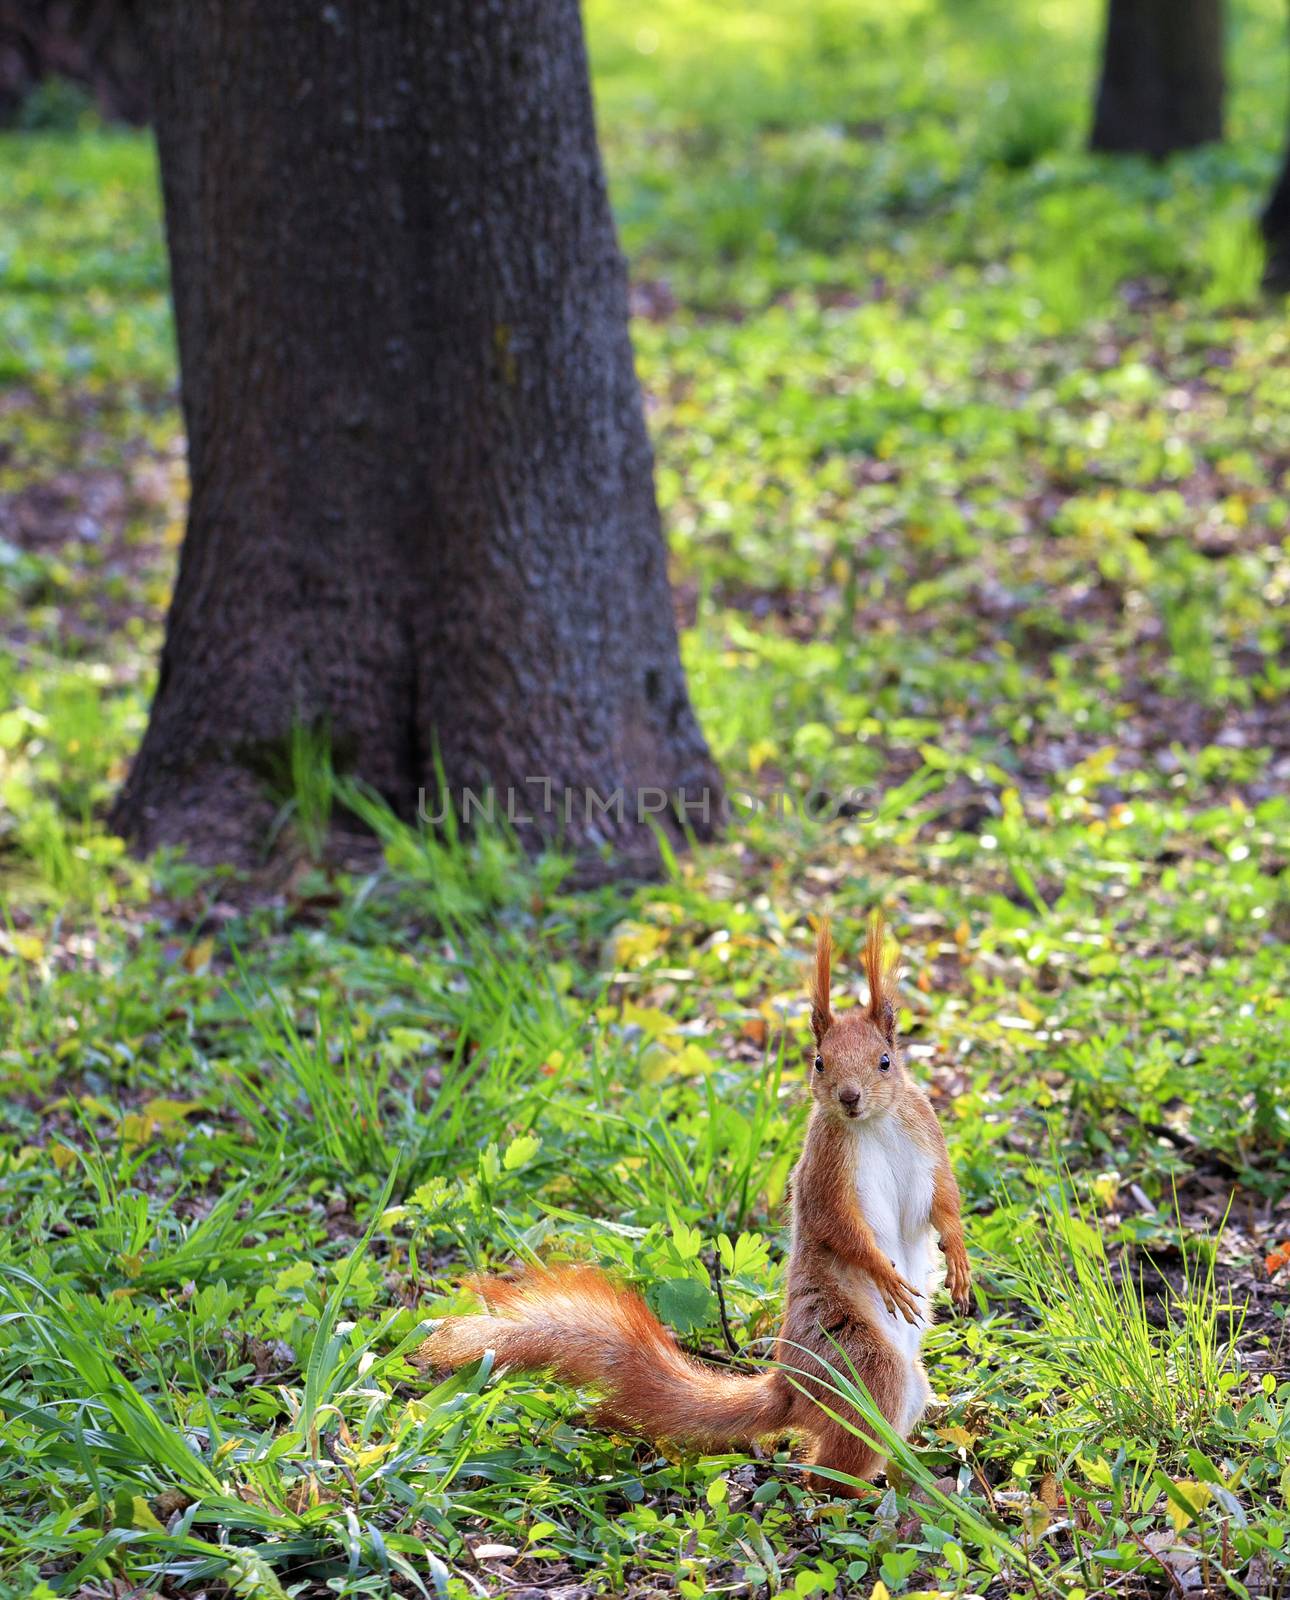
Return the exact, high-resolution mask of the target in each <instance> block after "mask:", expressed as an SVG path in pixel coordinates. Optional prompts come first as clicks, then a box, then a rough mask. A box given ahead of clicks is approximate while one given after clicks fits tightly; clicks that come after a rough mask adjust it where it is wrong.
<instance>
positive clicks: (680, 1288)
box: [650, 1278, 716, 1333]
mask: <svg viewBox="0 0 1290 1600" xmlns="http://www.w3.org/2000/svg"><path fill="white" fill-rule="evenodd" d="M650 1299H651V1300H652V1301H653V1304H654V1309H655V1310H656V1311H657V1312H658V1314H659V1316H660V1317H661V1318H662V1319H663V1321H664V1322H666V1323H667V1324H668V1325H669V1327H672V1328H675V1329H676V1331H677V1332H678V1333H693V1332H694V1330H695V1329H696V1328H703V1327H706V1326H707V1325H708V1323H709V1322H711V1320H712V1317H713V1314H714V1312H715V1309H716V1300H715V1297H714V1296H713V1293H712V1290H711V1288H710V1287H709V1286H708V1285H707V1284H706V1283H700V1282H699V1280H698V1279H697V1278H664V1279H663V1280H662V1282H661V1283H657V1284H655V1285H654V1291H653V1293H652V1295H651V1296H650Z"/></svg>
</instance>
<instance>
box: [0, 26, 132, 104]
mask: <svg viewBox="0 0 1290 1600" xmlns="http://www.w3.org/2000/svg"><path fill="white" fill-rule="evenodd" d="M136 11H137V6H136V0H0V121H5V122H9V121H13V120H15V119H16V118H17V116H18V114H19V113H20V111H21V108H22V106H23V104H24V102H25V101H26V99H27V96H28V95H29V94H30V93H31V91H32V90H33V89H34V88H35V87H36V85H37V84H38V83H41V82H43V81H44V80H45V79H46V78H51V77H58V78H69V79H70V80H71V81H72V82H73V83H78V84H79V85H80V86H81V87H82V88H83V89H85V90H86V92H87V93H88V94H89V96H90V98H91V99H92V100H93V101H94V103H95V105H96V106H97V108H98V110H99V113H100V115H101V116H104V117H113V118H122V119H124V120H125V121H126V122H143V121H145V120H146V119H147V115H148V96H147V87H146V77H147V74H146V71H145V67H144V60H143V51H142V49H141V48H140V44H139V38H138V28H137V25H136Z"/></svg>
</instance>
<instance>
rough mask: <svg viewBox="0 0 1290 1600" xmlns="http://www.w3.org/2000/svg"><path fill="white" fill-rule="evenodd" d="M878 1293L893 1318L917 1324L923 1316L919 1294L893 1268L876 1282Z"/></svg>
mask: <svg viewBox="0 0 1290 1600" xmlns="http://www.w3.org/2000/svg"><path fill="white" fill-rule="evenodd" d="M878 1293H879V1294H880V1295H881V1296H882V1303H883V1305H885V1306H886V1308H887V1310H888V1311H889V1312H890V1313H891V1314H892V1316H893V1317H895V1316H901V1317H904V1319H905V1321H906V1322H917V1321H918V1319H919V1318H920V1317H921V1316H922V1314H923V1312H922V1307H921V1306H920V1305H919V1303H918V1302H919V1300H920V1299H921V1298H922V1296H921V1294H920V1293H919V1291H918V1290H917V1289H915V1287H914V1286H913V1284H912V1283H910V1282H909V1281H908V1279H906V1278H902V1277H901V1275H900V1273H899V1272H897V1271H896V1269H895V1267H893V1268H892V1269H891V1271H890V1272H887V1273H884V1275H883V1276H882V1277H881V1278H880V1279H879V1280H878Z"/></svg>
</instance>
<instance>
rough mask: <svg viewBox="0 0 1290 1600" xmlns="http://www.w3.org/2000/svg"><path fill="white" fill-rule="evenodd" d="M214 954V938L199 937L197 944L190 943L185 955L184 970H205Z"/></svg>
mask: <svg viewBox="0 0 1290 1600" xmlns="http://www.w3.org/2000/svg"><path fill="white" fill-rule="evenodd" d="M214 954H215V941H214V939H199V940H198V941H197V943H196V944H190V945H189V946H188V948H187V950H185V951H184V955H183V968H184V971H185V972H204V971H205V970H206V968H207V967H209V966H210V964H211V957H212V956H213V955H214Z"/></svg>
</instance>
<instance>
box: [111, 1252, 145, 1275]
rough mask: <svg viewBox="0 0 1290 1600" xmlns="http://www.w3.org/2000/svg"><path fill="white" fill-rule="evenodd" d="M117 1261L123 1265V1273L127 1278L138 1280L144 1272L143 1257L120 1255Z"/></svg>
mask: <svg viewBox="0 0 1290 1600" xmlns="http://www.w3.org/2000/svg"><path fill="white" fill-rule="evenodd" d="M117 1260H118V1261H119V1262H120V1263H121V1271H122V1272H124V1273H125V1275H126V1277H127V1278H137V1277H138V1276H139V1274H140V1273H141V1272H142V1271H143V1257H142V1256H141V1255H129V1256H127V1255H119V1256H118V1257H117Z"/></svg>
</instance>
